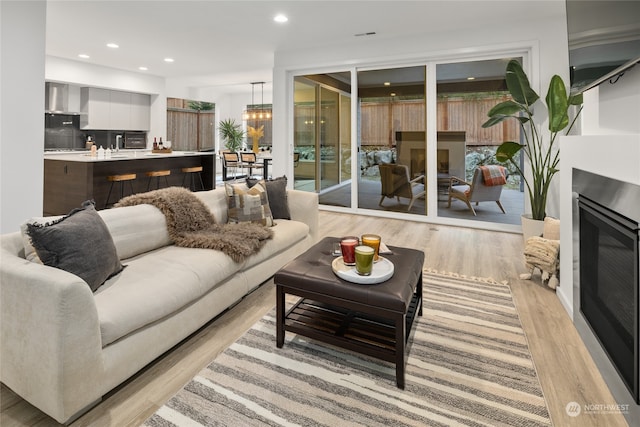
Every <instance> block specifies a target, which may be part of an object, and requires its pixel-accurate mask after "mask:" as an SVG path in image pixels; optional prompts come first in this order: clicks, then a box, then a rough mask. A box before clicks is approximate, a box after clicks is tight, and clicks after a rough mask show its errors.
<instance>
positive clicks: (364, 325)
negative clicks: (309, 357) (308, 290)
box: [279, 294, 422, 388]
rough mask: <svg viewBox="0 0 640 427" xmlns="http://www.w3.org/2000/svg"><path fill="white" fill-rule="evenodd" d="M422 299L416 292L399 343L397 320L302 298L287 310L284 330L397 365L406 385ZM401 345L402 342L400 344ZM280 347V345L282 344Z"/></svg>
mask: <svg viewBox="0 0 640 427" xmlns="http://www.w3.org/2000/svg"><path fill="white" fill-rule="evenodd" d="M421 304H422V301H421V298H420V296H419V295H418V294H414V295H413V298H412V300H411V303H410V306H409V308H408V310H407V313H406V315H405V316H404V320H405V327H404V328H402V329H404V335H405V336H404V340H403V341H404V342H402V343H398V339H397V335H398V334H397V333H398V330H397V329H398V328H396V322H397V320H398V319H399V318H401V317H402V314H400V313H398V314H396V316H398V317H397V318H396V319H391V318H382V317H379V316H374V315H371V314H367V313H361V312H357V311H354V310H350V309H347V308H342V307H338V306H335V305H331V304H327V303H322V302H318V301H314V300H312V299H310V298H301V299H300V300H299V301H298V302H297V303H296V304H295V305H294V306H293V307H292V308H290V309H289V311H287V313H286V315H285V318H284V325H283V329H284V331H289V332H293V333H296V334H299V335H303V336H306V337H308V338H312V339H315V340H318V341H322V342H325V343H327V344H331V345H335V346H338V347H341V348H345V349H348V350H352V351H355V352H358V353H361V354H365V355H368V356H372V357H375V358H377V359H380V360H385V361H388V362H393V363H395V364H396V382H397V384H398V387H400V388H404V368H405V366H406V360H407V354H408V350H407V343H408V341H409V338H410V336H411V332H412V330H413V323H414V320H415V318H416V316H417V315H419V314H420V312H421V310H420V308H421ZM398 344H400V345H398ZM279 347H281V346H280V345H279Z"/></svg>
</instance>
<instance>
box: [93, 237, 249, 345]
mask: <svg viewBox="0 0 640 427" xmlns="http://www.w3.org/2000/svg"><path fill="white" fill-rule="evenodd" d="M240 266H241V264H238V263H235V262H233V261H232V260H231V259H230V258H229V257H228V256H226V255H224V254H223V253H222V252H220V251H214V250H210V249H193V248H181V247H178V246H165V247H163V248H160V249H157V250H155V251H153V252H150V253H147V254H143V255H140V256H138V257H134V258H131V259H129V260H127V268H126V269H125V270H124V271H123V272H122V273H121V274H119V275H118V276H116V277H114V278H112V279H110V280H108V281H107V282H106V283H105V284H104V286H102V287H101V288H100V289H99V290H98V291H97V292H96V293H95V302H96V309H97V311H98V319H100V333H101V336H102V346H103V347H105V346H107V345H108V344H110V343H113V342H114V341H116V340H118V339H120V338H122V337H124V336H126V335H128V334H130V333H132V332H134V331H136V330H138V329H140V328H143V327H145V326H148V325H151V324H153V323H154V322H156V321H158V320H161V319H164V318H165V317H167V316H170V315H172V314H173V313H175V312H177V311H179V310H182V309H184V308H185V307H187V306H188V305H190V304H191V303H193V302H194V301H195V300H197V299H198V298H201V297H202V296H203V295H205V294H206V293H207V292H209V291H211V290H212V289H213V288H215V287H217V286H218V285H219V284H220V283H222V282H224V281H225V280H227V279H228V278H230V277H233V276H234V275H235V273H236V272H238V270H239V269H240ZM244 292H246V290H244Z"/></svg>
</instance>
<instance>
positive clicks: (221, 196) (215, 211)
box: [193, 187, 228, 224]
mask: <svg viewBox="0 0 640 427" xmlns="http://www.w3.org/2000/svg"><path fill="white" fill-rule="evenodd" d="M193 194H194V195H195V196H196V197H198V198H199V199H200V200H202V202H203V203H204V204H205V205H206V206H207V207H208V208H209V210H210V211H211V214H212V215H213V218H214V219H215V221H216V224H226V223H227V222H228V220H227V193H226V192H225V189H224V187H218V188H216V189H215V190H210V191H197V192H195V193H193Z"/></svg>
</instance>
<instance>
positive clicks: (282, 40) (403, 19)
mask: <svg viewBox="0 0 640 427" xmlns="http://www.w3.org/2000/svg"><path fill="white" fill-rule="evenodd" d="M537 1H542V0H510V1H483V0H470V1H460V0H446V1H435V0H431V1H429V0H423V1H307V0H297V1H266V0H262V1H242V0H235V1H216V0H201V1H188V0H179V1H176V0H174V1H163V0H142V1H117V0H101V1H93V0H92V1H63V0H48V1H47V30H46V37H47V41H46V53H47V54H48V55H52V56H57V57H62V58H68V59H73V60H79V61H86V62H89V63H92V64H98V65H103V66H108V67H114V68H118V69H122V70H127V71H132V72H142V71H139V70H138V67H139V66H146V67H148V71H144V72H142V73H147V74H149V75H157V76H162V77H165V78H181V79H184V80H185V82H188V85H189V86H195V87H215V86H228V85H241V86H242V87H244V88H246V90H247V91H250V90H251V86H250V84H249V83H250V82H252V81H265V82H268V83H269V82H270V81H271V78H272V67H273V57H274V52H276V51H287V50H295V49H314V48H317V47H320V46H330V45H344V44H347V43H350V44H356V43H361V42H362V40H363V39H371V38H374V37H375V38H378V39H388V38H396V37H407V36H411V35H412V34H416V33H425V32H426V33H434V34H437V33H439V32H443V31H446V30H450V27H451V25H452V23H453V24H455V25H457V26H464V27H467V28H473V27H479V26H486V25H500V23H501V22H504V20H505V19H508V20H512V19H513V17H514V16H518V15H517V14H518V13H522V12H525V11H526V12H527V13H530V14H531V13H533V14H534V15H535V14H538V16H537V17H539V16H540V15H541V14H542V15H543V14H544V8H540V7H538V8H533V9H532V10H529V9H530V8H529V9H528V8H527V4H528V3H529V4H530V3H531V2H537ZM547 1H562V0H547ZM278 13H284V14H286V15H287V16H288V18H289V21H288V22H287V23H285V24H277V23H275V22H274V21H273V17H274V16H275V15H276V14H278ZM527 16H528V17H529V18H530V19H533V18H535V17H536V16H532V15H527ZM367 32H375V35H371V36H363V37H357V36H355V34H359V33H367ZM109 42H113V43H117V44H118V45H119V46H120V47H119V48H118V49H110V48H108V47H106V44H107V43H109ZM80 53H85V54H88V55H90V59H80V58H78V54H80ZM165 57H171V58H174V60H175V62H173V63H166V62H164V60H163V59H164V58H165ZM500 66H501V67H503V65H500ZM503 70H504V68H502V70H501V71H503Z"/></svg>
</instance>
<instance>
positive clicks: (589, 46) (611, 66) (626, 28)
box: [567, 0, 640, 93]
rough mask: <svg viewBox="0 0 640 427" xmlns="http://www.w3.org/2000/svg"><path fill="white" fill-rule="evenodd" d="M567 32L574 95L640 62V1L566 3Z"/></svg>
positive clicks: (595, 0)
mask: <svg viewBox="0 0 640 427" xmlns="http://www.w3.org/2000/svg"><path fill="white" fill-rule="evenodd" d="M567 30H568V35H569V66H570V67H571V69H570V73H571V92H572V93H580V92H584V91H586V90H588V89H591V88H592V87H594V86H597V85H599V84H601V83H603V82H605V81H615V80H616V79H617V78H618V76H620V74H621V73H623V72H624V71H625V70H627V69H629V68H630V67H633V66H634V65H635V64H636V63H638V62H640V0H623V1H619V0H594V1H591V0H567Z"/></svg>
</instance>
